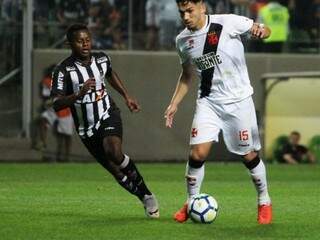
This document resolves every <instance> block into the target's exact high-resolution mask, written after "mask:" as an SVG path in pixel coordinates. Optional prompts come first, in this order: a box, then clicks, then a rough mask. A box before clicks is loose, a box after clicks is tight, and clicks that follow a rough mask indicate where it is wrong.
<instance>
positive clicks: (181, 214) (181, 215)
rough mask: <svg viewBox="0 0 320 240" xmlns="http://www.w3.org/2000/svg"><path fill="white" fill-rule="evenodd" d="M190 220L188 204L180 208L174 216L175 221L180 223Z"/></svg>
mask: <svg viewBox="0 0 320 240" xmlns="http://www.w3.org/2000/svg"><path fill="white" fill-rule="evenodd" d="M188 218H189V215H188V204H187V203H185V204H184V205H183V207H182V208H180V209H179V210H178V211H177V212H176V213H175V214H174V215H173V219H174V220H175V221H177V222H179V223H183V222H185V221H187V220H188Z"/></svg>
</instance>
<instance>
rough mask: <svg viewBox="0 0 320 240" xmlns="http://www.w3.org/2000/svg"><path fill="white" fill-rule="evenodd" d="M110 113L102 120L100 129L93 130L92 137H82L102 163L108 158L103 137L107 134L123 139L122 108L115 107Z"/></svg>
mask: <svg viewBox="0 0 320 240" xmlns="http://www.w3.org/2000/svg"><path fill="white" fill-rule="evenodd" d="M109 114H110V117H108V118H107V119H105V120H103V121H101V122H100V123H101V125H100V127H99V128H98V130H94V131H93V135H92V136H91V137H87V138H82V139H81V141H82V142H83V144H84V145H85V146H86V148H87V149H88V151H89V152H90V153H91V154H92V156H94V157H95V159H97V161H98V162H100V163H101V164H102V163H103V162H105V160H106V159H105V151H104V149H103V139H104V138H105V137H107V136H117V137H119V138H121V139H122V120H121V116H120V110H119V109H118V108H115V109H113V110H111V111H110V113H109ZM102 165H103V164H102Z"/></svg>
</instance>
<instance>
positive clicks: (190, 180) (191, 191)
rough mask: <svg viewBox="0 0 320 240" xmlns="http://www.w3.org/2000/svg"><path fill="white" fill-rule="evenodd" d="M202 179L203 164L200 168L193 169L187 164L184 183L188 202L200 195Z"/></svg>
mask: <svg viewBox="0 0 320 240" xmlns="http://www.w3.org/2000/svg"><path fill="white" fill-rule="evenodd" d="M203 177H204V164H203V165H202V166H201V167H200V168H193V167H190V166H189V163H187V167H186V183H187V192H188V201H189V200H190V199H191V198H192V197H193V196H195V195H196V194H199V193H200V188H201V184H202V181H203Z"/></svg>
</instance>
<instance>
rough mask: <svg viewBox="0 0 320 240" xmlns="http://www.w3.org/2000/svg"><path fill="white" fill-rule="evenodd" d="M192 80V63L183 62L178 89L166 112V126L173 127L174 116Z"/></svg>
mask: <svg viewBox="0 0 320 240" xmlns="http://www.w3.org/2000/svg"><path fill="white" fill-rule="evenodd" d="M191 81H192V66H191V65H190V63H186V64H182V72H181V74H180V77H179V79H178V83H177V86H176V90H175V92H174V94H173V96H172V99H171V102H170V104H169V106H168V107H167V110H166V111H165V113H164V117H165V119H166V127H168V128H171V127H172V123H173V118H174V115H175V113H176V112H177V110H178V105H179V103H180V102H181V101H182V99H183V98H184V96H185V95H186V94H187V92H188V90H189V86H190V83H191Z"/></svg>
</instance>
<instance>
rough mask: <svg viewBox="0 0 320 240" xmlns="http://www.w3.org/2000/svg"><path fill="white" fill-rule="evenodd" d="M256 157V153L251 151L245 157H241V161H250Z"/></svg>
mask: <svg viewBox="0 0 320 240" xmlns="http://www.w3.org/2000/svg"><path fill="white" fill-rule="evenodd" d="M257 156H258V153H257V152H254V151H252V152H249V153H247V154H246V155H243V156H242V157H243V159H244V160H245V161H252V160H253V159H255V158H256V157H257Z"/></svg>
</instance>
